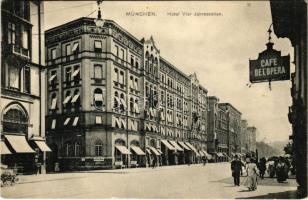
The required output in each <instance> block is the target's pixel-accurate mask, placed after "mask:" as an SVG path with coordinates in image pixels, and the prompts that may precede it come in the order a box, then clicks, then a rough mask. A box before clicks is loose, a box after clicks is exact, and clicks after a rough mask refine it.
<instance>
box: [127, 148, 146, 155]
mask: <svg viewBox="0 0 308 200" xmlns="http://www.w3.org/2000/svg"><path fill="white" fill-rule="evenodd" d="M130 148H131V149H132V150H133V151H134V152H135V153H136V154H137V155H139V156H143V155H145V153H144V151H142V149H140V147H138V146H131V147H130Z"/></svg>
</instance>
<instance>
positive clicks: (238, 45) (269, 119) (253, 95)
mask: <svg viewBox="0 0 308 200" xmlns="http://www.w3.org/2000/svg"><path fill="white" fill-rule="evenodd" d="M96 9H97V6H96V3H95V2H94V1H85V2H83V1H77V2H73V1H69V2H56V1H47V2H45V11H44V12H45V29H46V30H47V29H49V28H52V27H55V26H58V25H61V24H63V23H65V22H68V21H71V20H74V19H77V18H79V17H86V16H88V15H90V14H91V13H92V12H93V11H95V10H96ZM101 9H102V11H103V18H106V19H111V20H114V21H115V22H117V23H118V24H119V25H120V26H122V27H123V28H124V29H126V30H127V31H128V32H130V33H131V34H133V35H134V36H136V37H137V38H138V39H141V38H143V37H145V38H149V37H150V36H151V35H152V36H153V37H154V40H155V43H156V46H157V47H158V48H159V49H160V53H161V56H162V57H164V58H165V59H167V60H168V61H169V62H171V63H172V64H174V65H175V66H176V67H178V68H179V69H181V70H182V71H184V72H185V73H187V74H191V73H193V72H196V73H197V77H198V79H199V80H200V83H201V84H202V85H203V86H204V87H206V88H207V89H208V90H209V95H210V96H213V95H214V96H217V97H218V98H219V99H220V102H229V103H231V104H232V105H233V106H235V107H236V108H237V109H238V110H240V111H241V112H242V113H243V114H242V118H244V119H247V120H248V123H249V125H251V126H252V125H253V126H255V127H257V129H258V133H257V140H265V141H266V142H273V141H287V140H288V136H289V135H290V134H291V131H292V130H291V126H290V124H289V122H288V117H287V114H288V107H289V106H290V105H291V96H290V87H291V82H290V81H283V82H272V91H270V90H269V87H268V83H258V84H254V85H252V87H251V88H249V87H248V86H247V85H246V84H247V83H249V59H257V56H258V53H260V52H261V51H263V50H265V47H266V46H265V44H266V43H267V37H268V33H267V30H268V28H269V26H270V24H271V23H272V20H271V13H270V6H269V2H267V1H258V2H251V1H249V2H238V1H230V2H226V1H219V2H209V1H204V2H202V1H196V2H181V1H180V2H162V1H157V2H148V1H142V2H137V1H135V2H123V1H120V2H114V1H107V2H103V3H102V5H101ZM147 11H149V12H154V13H155V14H156V16H134V17H133V16H126V13H127V12H147ZM168 12H191V13H192V14H193V13H194V12H203V13H204V12H216V13H221V14H222V15H221V16H199V17H196V16H189V17H188V16H185V17H184V16H176V17H175V16H168V15H167V13H168ZM96 15H97V13H96V12H94V13H93V14H91V15H90V17H96ZM272 38H273V40H272V41H273V42H274V43H275V45H274V48H275V49H277V50H280V51H282V55H287V54H290V55H291V61H293V48H292V46H291V43H290V41H289V40H288V39H282V38H280V39H278V38H276V36H275V35H274V34H273V36H272ZM291 71H294V66H293V64H291Z"/></svg>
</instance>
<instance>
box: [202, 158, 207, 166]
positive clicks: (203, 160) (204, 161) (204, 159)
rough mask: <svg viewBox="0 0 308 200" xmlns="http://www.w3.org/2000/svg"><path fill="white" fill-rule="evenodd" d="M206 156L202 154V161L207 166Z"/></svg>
mask: <svg viewBox="0 0 308 200" xmlns="http://www.w3.org/2000/svg"><path fill="white" fill-rule="evenodd" d="M206 161H207V160H206V157H205V156H202V163H203V166H205V164H206Z"/></svg>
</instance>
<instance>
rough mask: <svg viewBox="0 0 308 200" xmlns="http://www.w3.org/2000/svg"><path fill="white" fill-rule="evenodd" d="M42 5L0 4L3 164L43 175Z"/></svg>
mask: <svg viewBox="0 0 308 200" xmlns="http://www.w3.org/2000/svg"><path fill="white" fill-rule="evenodd" d="M43 13H44V2H43V1H34V0H33V1H26V0H4V1H2V2H1V47H2V51H1V91H0V96H1V99H0V101H1V103H0V113H1V125H0V133H1V163H2V164H5V165H8V167H10V168H12V167H14V168H17V169H18V171H19V172H20V173H44V172H45V152H46V151H50V149H49V147H48V146H47V145H46V143H45V92H44V91H45V69H44V66H45V54H44V34H43V30H44V26H43V25H44V14H43Z"/></svg>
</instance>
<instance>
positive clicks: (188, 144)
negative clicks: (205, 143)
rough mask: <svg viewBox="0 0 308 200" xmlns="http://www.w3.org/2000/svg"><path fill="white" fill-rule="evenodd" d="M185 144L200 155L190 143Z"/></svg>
mask: <svg viewBox="0 0 308 200" xmlns="http://www.w3.org/2000/svg"><path fill="white" fill-rule="evenodd" d="M185 144H186V145H187V146H188V147H189V148H190V149H191V150H193V151H194V152H195V153H198V151H197V149H196V148H195V147H194V146H193V145H192V144H190V143H189V142H185Z"/></svg>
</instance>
